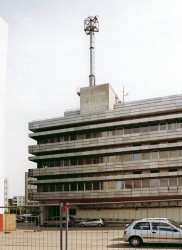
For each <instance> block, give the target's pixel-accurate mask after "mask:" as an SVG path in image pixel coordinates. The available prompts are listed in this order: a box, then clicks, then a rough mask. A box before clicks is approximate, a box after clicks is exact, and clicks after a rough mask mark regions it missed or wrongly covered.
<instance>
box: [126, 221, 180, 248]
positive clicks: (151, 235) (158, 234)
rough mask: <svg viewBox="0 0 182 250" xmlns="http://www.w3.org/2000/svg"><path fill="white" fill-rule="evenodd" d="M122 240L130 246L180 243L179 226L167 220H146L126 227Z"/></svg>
mask: <svg viewBox="0 0 182 250" xmlns="http://www.w3.org/2000/svg"><path fill="white" fill-rule="evenodd" d="M123 239H124V241H125V242H129V243H130V245H131V246H134V247H138V246H141V245H142V244H143V243H178V244H180V243H182V230H181V227H180V225H179V224H178V223H177V222H175V221H172V220H170V219H168V218H146V219H141V220H135V221H134V222H132V223H131V224H129V225H127V226H126V228H125V230H124V235H123Z"/></svg>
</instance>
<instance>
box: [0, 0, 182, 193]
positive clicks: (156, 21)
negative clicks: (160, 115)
mask: <svg viewBox="0 0 182 250" xmlns="http://www.w3.org/2000/svg"><path fill="white" fill-rule="evenodd" d="M181 13H182V1H181V0H152V1H151V0H137V1H136V0H113V1H110V0H99V1H98V0H92V1H91V0H87V1H85V0H29V1H27V0H1V1H0V16H1V17H2V18H3V19H4V20H5V21H6V22H7V23H8V27H9V39H8V63H7V84H6V116H5V124H6V126H5V177H6V178H8V181H9V196H10V197H13V196H14V195H24V192H25V191H24V174H25V172H26V171H28V169H29V168H35V167H36V165H35V163H32V162H30V161H28V157H29V154H28V145H33V144H35V143H36V142H35V141H33V140H32V139H30V138H29V137H28V134H29V133H30V131H29V130H28V123H29V122H31V121H34V120H41V119H45V118H52V117H59V116H64V111H66V110H70V109H75V108H79V105H80V103H79V101H80V100H79V96H78V95H77V94H76V93H77V89H78V88H80V87H87V86H89V36H87V35H86V34H85V32H84V20H85V19H86V18H87V17H88V16H95V15H98V16H99V33H96V35H95V74H96V84H103V83H110V84H111V86H112V88H113V89H114V91H115V92H116V94H117V95H118V97H119V98H120V99H121V100H122V90H123V86H124V88H125V94H127V93H128V95H127V96H126V97H125V102H127V101H133V100H141V99H146V98H154V97H159V96H167V95H176V94H182V73H181V72H182V70H181V69H182V15H181Z"/></svg>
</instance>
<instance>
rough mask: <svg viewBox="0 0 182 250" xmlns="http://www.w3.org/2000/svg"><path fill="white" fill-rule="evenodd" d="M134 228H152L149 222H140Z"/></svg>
mask: <svg viewBox="0 0 182 250" xmlns="http://www.w3.org/2000/svg"><path fill="white" fill-rule="evenodd" d="M133 229H136V230H150V224H149V222H138V223H137V224H136V225H135V226H134V227H133Z"/></svg>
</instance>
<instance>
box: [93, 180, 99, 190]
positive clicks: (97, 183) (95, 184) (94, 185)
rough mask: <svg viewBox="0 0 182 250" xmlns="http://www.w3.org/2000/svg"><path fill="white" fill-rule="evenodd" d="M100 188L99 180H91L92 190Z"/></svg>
mask: <svg viewBox="0 0 182 250" xmlns="http://www.w3.org/2000/svg"><path fill="white" fill-rule="evenodd" d="M99 189H100V183H99V182H93V190H99Z"/></svg>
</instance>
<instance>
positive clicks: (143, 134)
mask: <svg viewBox="0 0 182 250" xmlns="http://www.w3.org/2000/svg"><path fill="white" fill-rule="evenodd" d="M79 95H80V109H79V110H76V111H68V112H65V113H64V117H60V118H55V119H45V120H39V121H34V122H30V123H29V129H30V130H31V131H32V132H33V133H31V134H30V135H29V136H30V137H31V138H32V139H34V140H36V141H37V145H33V146H29V153H30V154H32V155H33V156H31V157H30V158H29V159H30V160H31V161H34V162H36V164H37V169H29V176H31V177H33V178H36V179H37V180H36V181H32V182H31V183H32V184H34V185H37V192H36V193H32V195H31V199H33V200H37V201H39V202H40V204H44V206H43V217H46V216H47V215H49V216H50V215H51V214H50V212H49V209H48V207H46V204H47V205H48V204H58V205H59V204H60V203H67V202H68V203H75V202H76V203H78V202H85V203H86V202H89V203H90V205H89V206H90V208H91V207H93V208H94V207H95V205H94V204H93V205H91V204H92V203H93V202H111V205H107V206H110V207H112V202H119V201H130V207H131V206H132V202H134V203H133V207H135V208H137V207H141V206H142V207H145V203H143V201H146V203H147V204H146V206H147V207H151V208H152V207H155V208H159V203H158V201H161V202H160V208H159V209H163V208H164V209H165V210H166V209H168V208H169V207H170V206H173V207H175V206H176V207H178V208H179V209H181V208H180V207H181V206H182V203H181V201H180V199H181V198H182V95H174V96H166V97H159V98H152V99H146V100H140V101H133V102H128V103H121V102H120V101H118V98H117V96H116V94H115V93H114V91H113V90H112V88H111V86H110V84H103V85H97V86H93V87H86V88H81V89H80V93H79ZM141 202H142V204H141ZM120 205H121V207H120ZM98 206H99V205H98ZM116 206H117V210H118V209H119V208H120V209H122V207H123V204H117V205H115V207H116ZM102 207H103V206H102ZM55 209H56V208H55ZM126 209H127V204H126V205H125V213H126ZM80 211H81V210H80V209H79V206H78V207H76V215H78V216H79V217H81V216H82V215H83V211H82V213H81V212H80ZM161 211H162V210H161ZM178 215H179V213H178Z"/></svg>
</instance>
